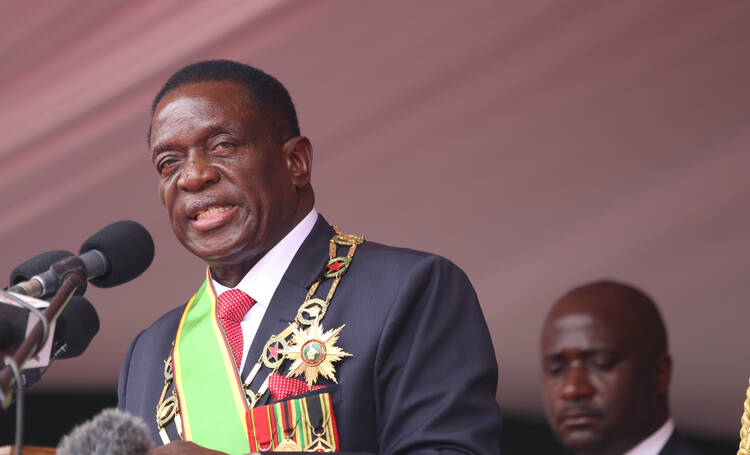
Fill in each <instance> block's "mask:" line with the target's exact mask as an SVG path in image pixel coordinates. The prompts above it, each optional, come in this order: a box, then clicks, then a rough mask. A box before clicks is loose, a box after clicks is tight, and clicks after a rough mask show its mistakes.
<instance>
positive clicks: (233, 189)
mask: <svg viewBox="0 0 750 455" xmlns="http://www.w3.org/2000/svg"><path fill="white" fill-rule="evenodd" d="M268 125H269V122H268V119H266V118H263V117H261V115H260V114H259V113H258V111H257V109H256V108H255V107H254V105H253V102H252V100H251V99H250V97H249V95H248V93H247V91H246V90H245V88H244V87H243V86H242V85H240V84H238V83H235V82H228V81H207V82H199V83H194V84H188V85H184V86H182V87H179V88H176V89H174V90H172V91H170V92H168V93H167V94H166V95H165V96H164V98H163V99H162V100H161V101H160V102H159V104H158V106H157V107H156V111H155V112H154V116H153V119H152V123H151V151H152V159H153V163H154V165H155V166H156V170H157V171H158V172H159V176H160V177H159V195H160V197H161V201H162V203H163V204H164V206H165V207H166V208H167V214H168V216H169V220H170V223H171V225H172V230H173V231H174V233H175V236H176V237H177V239H178V240H179V241H180V242H181V243H182V244H183V245H184V246H185V248H187V249H188V250H189V251H190V252H192V253H193V254H195V255H197V256H198V257H200V258H202V259H203V260H204V261H206V262H207V263H208V264H209V265H211V266H226V265H233V264H238V263H242V262H246V261H249V260H252V258H256V259H257V257H260V256H261V255H262V254H264V253H265V252H267V251H268V250H269V249H270V248H271V247H272V246H273V245H275V244H276V242H278V241H279V240H280V239H281V238H282V237H283V235H285V234H286V232H287V230H288V229H289V223H290V222H291V219H292V218H293V216H294V213H295V210H296V206H297V204H298V198H297V194H296V189H295V185H294V184H293V182H292V179H291V177H290V174H289V169H288V167H287V165H286V161H285V159H284V156H283V154H282V146H281V145H279V144H276V143H274V141H273V140H272V139H271V137H270V135H269V132H268V131H269V129H268Z"/></svg>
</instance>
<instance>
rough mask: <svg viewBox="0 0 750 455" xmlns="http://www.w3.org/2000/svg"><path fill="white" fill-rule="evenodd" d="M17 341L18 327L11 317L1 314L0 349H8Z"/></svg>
mask: <svg viewBox="0 0 750 455" xmlns="http://www.w3.org/2000/svg"><path fill="white" fill-rule="evenodd" d="M21 339H23V338H21ZM16 343H18V337H17V336H16V327H15V326H14V324H13V322H11V321H10V320H9V319H6V318H4V317H2V316H0V351H3V350H5V349H8V348H9V347H11V346H13V345H14V344H16Z"/></svg>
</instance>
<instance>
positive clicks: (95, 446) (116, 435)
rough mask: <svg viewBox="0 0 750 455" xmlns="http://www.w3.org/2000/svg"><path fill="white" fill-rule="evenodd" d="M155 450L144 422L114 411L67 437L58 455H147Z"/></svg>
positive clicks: (75, 430) (101, 414)
mask: <svg viewBox="0 0 750 455" xmlns="http://www.w3.org/2000/svg"><path fill="white" fill-rule="evenodd" d="M153 447H154V443H153V442H152V441H151V437H150V433H149V430H148V427H146V424H145V423H144V422H143V420H142V419H141V418H139V417H136V416H134V415H132V414H129V413H127V412H123V411H120V410H118V409H114V408H112V409H105V410H104V411H102V412H101V413H99V414H98V415H97V416H96V417H94V418H93V419H91V420H89V421H87V422H84V423H82V424H81V425H78V426H77V427H75V428H74V429H73V431H71V432H70V433H69V434H68V435H66V436H64V437H63V438H62V439H61V440H60V444H59V445H58V446H57V455H145V454H147V453H148V451H149V450H151V449H152V448H153Z"/></svg>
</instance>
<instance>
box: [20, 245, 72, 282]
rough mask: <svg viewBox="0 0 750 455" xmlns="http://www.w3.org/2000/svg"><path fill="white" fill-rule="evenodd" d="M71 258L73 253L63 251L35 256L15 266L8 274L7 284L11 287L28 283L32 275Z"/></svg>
mask: <svg viewBox="0 0 750 455" xmlns="http://www.w3.org/2000/svg"><path fill="white" fill-rule="evenodd" d="M71 256H73V253H71V252H70V251H63V250H53V251H45V252H44V253H40V254H37V255H36V256H34V257H33V258H31V259H29V260H27V261H26V262H24V263H22V264H20V265H18V266H16V268H15V269H13V271H11V272H10V280H9V281H8V282H9V283H10V285H11V286H13V285H14V284H18V283H20V282H22V281H28V280H30V279H31V278H32V277H33V276H34V275H38V274H40V273H42V272H44V271H45V270H47V269H48V268H49V267H50V266H51V265H52V264H54V263H55V262H57V261H61V260H63V259H65V258H69V257H71Z"/></svg>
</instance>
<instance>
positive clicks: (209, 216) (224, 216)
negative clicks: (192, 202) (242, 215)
mask: <svg viewBox="0 0 750 455" xmlns="http://www.w3.org/2000/svg"><path fill="white" fill-rule="evenodd" d="M236 212H237V206H234V205H226V204H222V205H207V206H206V207H204V208H200V209H198V210H197V211H196V212H194V213H195V214H194V215H193V214H190V215H193V216H192V217H191V220H192V221H191V224H192V226H193V228H194V229H196V230H198V231H201V232H206V231H210V230H212V229H216V228H218V227H221V226H224V225H225V224H227V223H229V222H230V220H231V219H232V218H233V216H234V214H235V213H236Z"/></svg>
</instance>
